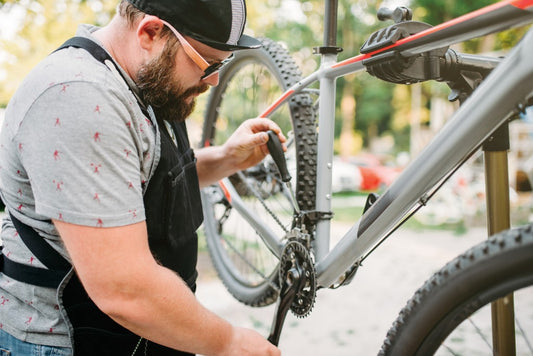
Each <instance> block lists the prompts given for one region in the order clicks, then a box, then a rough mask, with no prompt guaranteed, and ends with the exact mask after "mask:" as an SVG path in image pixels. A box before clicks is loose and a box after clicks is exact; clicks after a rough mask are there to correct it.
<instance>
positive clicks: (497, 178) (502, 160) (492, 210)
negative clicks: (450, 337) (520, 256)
mask: <svg viewBox="0 0 533 356" xmlns="http://www.w3.org/2000/svg"><path fill="white" fill-rule="evenodd" d="M508 149H509V124H508V123H507V122H506V123H504V124H503V125H502V126H501V127H500V128H499V129H498V130H497V131H496V132H495V134H494V135H493V136H492V137H491V138H489V140H488V141H487V142H486V143H485V144H484V145H483V152H484V158H485V159H484V161H485V187H486V192H487V227H488V235H489V236H492V235H494V234H496V233H498V232H500V231H503V230H508V229H509V228H510V227H511V222H510V220H511V218H510V215H511V214H510V203H509V165H508V158H507V151H508ZM491 308H492V344H493V350H494V351H493V352H494V355H501V356H511V355H513V356H514V355H516V345H515V326H514V298H513V294H509V295H507V296H505V297H503V298H501V299H498V300H496V301H495V302H493V303H492V305H491Z"/></svg>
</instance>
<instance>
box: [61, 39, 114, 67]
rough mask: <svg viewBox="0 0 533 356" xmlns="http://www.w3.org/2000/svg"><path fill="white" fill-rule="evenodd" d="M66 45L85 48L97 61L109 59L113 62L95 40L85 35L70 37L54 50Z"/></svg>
mask: <svg viewBox="0 0 533 356" xmlns="http://www.w3.org/2000/svg"><path fill="white" fill-rule="evenodd" d="M67 47H76V48H83V49H85V50H87V52H89V53H90V54H91V55H92V56H93V57H94V58H96V59H97V60H98V61H100V62H102V63H104V62H105V61H106V60H110V61H111V62H113V63H114V61H113V58H111V56H110V55H109V53H107V51H106V50H105V49H103V48H102V47H100V46H99V45H98V44H97V43H96V42H94V41H93V40H91V39H89V38H87V37H80V36H76V37H72V38H69V39H68V40H66V41H65V42H64V43H63V44H62V45H61V46H59V48H57V49H56V50H55V51H54V52H57V51H59V50H60V49H63V48H67Z"/></svg>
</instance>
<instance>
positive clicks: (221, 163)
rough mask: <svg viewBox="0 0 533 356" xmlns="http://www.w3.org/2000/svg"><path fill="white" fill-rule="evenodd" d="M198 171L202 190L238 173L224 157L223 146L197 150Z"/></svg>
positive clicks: (233, 165) (227, 158) (195, 152)
mask: <svg viewBox="0 0 533 356" xmlns="http://www.w3.org/2000/svg"><path fill="white" fill-rule="evenodd" d="M194 154H195V156H196V160H197V161H196V169H197V172H198V180H199V182H200V188H203V187H206V186H208V185H210V184H213V183H215V182H217V181H219V180H220V179H222V178H225V177H227V176H229V175H231V174H233V173H235V172H236V169H235V164H233V162H231V161H230V159H229V157H227V156H225V155H224V150H223V148H222V146H212V147H204V148H200V149H196V150H195V151H194Z"/></svg>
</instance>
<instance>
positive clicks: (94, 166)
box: [91, 163, 102, 173]
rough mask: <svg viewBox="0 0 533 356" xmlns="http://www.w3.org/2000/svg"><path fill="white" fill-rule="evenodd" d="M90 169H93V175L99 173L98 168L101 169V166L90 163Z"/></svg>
mask: <svg viewBox="0 0 533 356" xmlns="http://www.w3.org/2000/svg"><path fill="white" fill-rule="evenodd" d="M91 167H93V173H100V168H101V167H102V165H101V164H96V163H91Z"/></svg>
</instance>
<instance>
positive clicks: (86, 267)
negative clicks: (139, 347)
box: [54, 220, 279, 355]
mask: <svg viewBox="0 0 533 356" xmlns="http://www.w3.org/2000/svg"><path fill="white" fill-rule="evenodd" d="M54 224H55V226H56V227H57V230H58V231H59V234H60V235H61V238H62V240H63V241H64V243H65V246H66V247H67V250H68V252H69V255H70V257H71V258H72V262H73V264H74V266H75V269H76V272H77V274H78V276H79V278H80V280H81V282H82V283H83V285H84V287H85V289H86V291H87V293H88V294H89V296H90V297H91V299H92V300H93V301H94V302H95V304H96V305H97V306H98V307H99V308H100V309H101V310H102V311H103V312H104V313H106V314H107V315H109V316H110V317H111V318H113V319H114V320H115V321H116V322H118V323H119V324H121V325H122V326H124V327H126V328H127V329H129V330H131V331H133V332H134V333H136V334H138V335H140V336H143V337H145V338H147V339H149V340H152V341H154V342H156V343H159V344H162V345H165V346H168V347H171V348H175V349H179V350H182V351H188V352H194V353H199V354H204V355H279V350H277V349H276V348H275V347H274V346H272V345H270V344H269V343H268V342H267V341H266V340H265V339H264V338H263V337H262V336H261V335H259V334H258V333H256V332H255V331H252V330H248V329H243V328H237V327H233V326H232V325H230V324H229V323H228V322H227V321H225V320H223V319H221V318H219V317H218V316H216V315H215V314H213V313H212V312H210V311H208V310H207V309H205V308H204V307H203V306H202V305H200V303H198V301H197V300H196V298H195V297H194V295H193V293H192V292H191V291H190V290H189V288H188V287H187V285H186V284H185V282H183V280H182V279H181V278H180V277H179V276H178V275H176V274H175V273H174V272H173V271H171V270H169V269H167V268H164V267H162V266H161V265H159V264H158V263H157V262H156V261H155V260H154V258H153V256H152V254H151V252H150V249H149V246H148V238H147V232H146V224H145V222H140V223H136V224H132V225H128V226H122V227H111V228H96V227H88V226H80V225H74V224H68V223H65V222H61V221H57V220H54Z"/></svg>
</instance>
